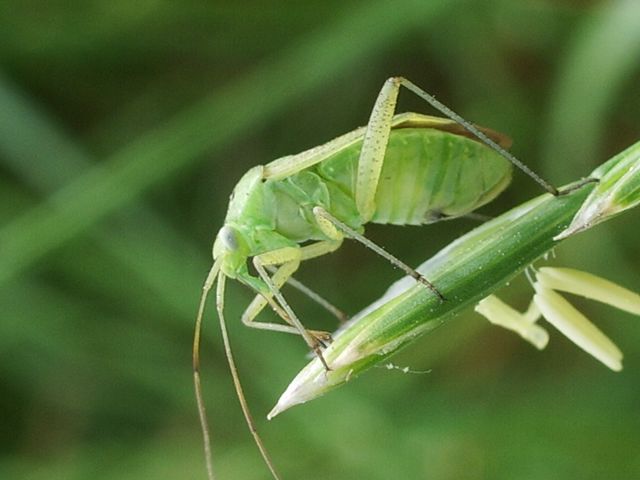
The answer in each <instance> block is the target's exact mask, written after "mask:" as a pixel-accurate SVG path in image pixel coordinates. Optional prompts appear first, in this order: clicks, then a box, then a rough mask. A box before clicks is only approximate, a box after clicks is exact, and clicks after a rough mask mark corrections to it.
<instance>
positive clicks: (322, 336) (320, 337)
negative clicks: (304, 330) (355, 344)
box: [309, 330, 333, 348]
mask: <svg viewBox="0 0 640 480" xmlns="http://www.w3.org/2000/svg"><path fill="white" fill-rule="evenodd" d="M309 333H310V334H311V336H312V337H313V338H315V339H316V340H317V341H318V343H319V344H320V346H321V347H322V348H327V345H329V344H330V343H331V342H333V337H332V336H331V333H329V332H325V331H322V330H309Z"/></svg>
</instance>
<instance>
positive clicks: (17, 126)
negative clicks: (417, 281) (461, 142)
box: [0, 0, 640, 480]
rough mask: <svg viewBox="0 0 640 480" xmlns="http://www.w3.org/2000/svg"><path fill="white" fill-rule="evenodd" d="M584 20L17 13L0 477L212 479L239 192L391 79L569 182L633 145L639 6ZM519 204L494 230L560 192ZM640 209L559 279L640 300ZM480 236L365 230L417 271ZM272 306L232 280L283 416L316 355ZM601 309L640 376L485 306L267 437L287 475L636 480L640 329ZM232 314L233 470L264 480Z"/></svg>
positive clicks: (1, 267) (218, 7)
mask: <svg viewBox="0 0 640 480" xmlns="http://www.w3.org/2000/svg"><path fill="white" fill-rule="evenodd" d="M579 3H581V4H582V6H574V2H566V3H564V4H559V3H558V2H509V1H504V0H483V1H480V2H478V1H470V0H451V1H441V2H424V1H421V0H402V1H396V2H386V1H379V2H378V1H376V2H367V1H352V2H348V3H347V4H345V2H344V1H342V2H337V1H334V0H332V1H329V2H315V3H309V2H302V3H293V2H286V3H284V2H274V1H271V2H257V1H253V2H241V3H238V4H233V5H232V4H230V3H229V4H226V3H223V2H214V3H213V4H211V3H206V2H205V3H200V2H167V1H158V2H142V3H140V2H124V1H117V2H104V1H102V0H91V1H87V2H82V3H81V4H80V5H76V6H74V7H73V8H71V7H67V6H64V5H63V4H62V3H57V2H55V3H51V2H18V1H16V0H9V1H5V2H3V3H2V5H1V6H0V16H2V18H3V28H2V29H0V64H1V68H2V72H1V74H2V75H1V76H0V169H1V170H0V171H1V172H2V177H1V178H0V182H1V183H0V185H1V186H2V189H1V190H0V195H1V196H2V197H1V198H2V202H1V203H0V205H1V207H0V215H1V218H2V224H1V225H0V284H1V286H2V288H1V290H0V298H1V301H0V305H1V306H2V312H3V314H2V320H1V321H0V360H1V363H0V365H1V367H0V371H1V375H0V394H1V395H0V398H1V400H0V418H2V426H3V428H2V433H0V453H1V456H0V478H34V479H38V478H42V479H45V478H46V479H47V480H49V479H56V478H61V479H62V478H64V479H84V478H96V479H101V478H104V479H111V478H114V479H115V478H117V479H123V478H125V479H126V478H140V477H150V478H177V477H181V478H204V475H205V472H204V464H203V461H202V454H201V438H200V432H199V427H198V423H197V414H196V408H195V400H194V399H193V392H192V390H193V389H192V385H191V365H190V342H191V330H192V325H193V319H194V316H195V313H196V307H197V301H198V297H199V294H200V287H201V282H202V280H203V279H204V276H205V275H206V272H207V270H208V268H209V266H210V254H209V252H210V248H211V241H212V238H213V235H214V234H215V232H216V231H217V229H218V228H219V226H220V224H221V222H222V218H223V216H224V213H225V210H226V206H227V197H228V195H229V193H230V192H231V189H232V187H233V185H234V184H235V183H236V182H237V180H238V179H239V178H240V176H241V175H242V173H244V172H245V171H246V170H248V169H249V168H250V167H252V166H253V165H256V164H259V163H266V162H268V161H270V160H272V159H274V158H276V157H278V156H282V155H286V154H291V153H296V152H298V151H301V150H303V149H305V148H308V147H311V146H313V145H317V144H319V143H322V142H324V141H326V140H328V139H330V138H333V137H335V136H337V135H339V134H341V133H344V132H346V131H348V130H351V129H353V128H355V127H356V126H358V125H362V124H364V123H365V122H366V119H367V118H368V116H369V112H370V108H371V106H372V105H373V101H374V99H375V95H376V94H377V92H378V90H379V88H380V86H381V85H382V82H383V80H384V79H385V78H386V77H388V76H390V75H394V74H402V75H404V76H406V77H407V78H409V79H411V80H413V81H415V82H416V83H417V84H419V85H420V86H422V87H424V88H425V89H426V90H427V91H429V92H432V93H435V94H437V95H438V98H439V99H441V100H443V101H445V103H447V104H449V105H451V106H452V107H454V108H455V109H456V110H458V111H460V112H461V113H463V114H464V115H465V116H467V117H468V118H469V119H470V120H472V121H474V122H477V123H479V124H482V125H486V126H489V127H492V128H494V129H497V130H501V131H504V132H505V133H507V134H509V135H510V136H511V137H512V138H513V139H514V141H515V145H514V148H513V151H514V153H516V154H517V155H518V156H520V157H522V158H523V159H524V160H525V161H526V162H527V164H528V165H529V166H531V167H532V168H534V169H536V170H538V171H539V172H540V173H541V174H542V175H544V176H545V177H547V178H549V179H551V180H553V181H554V183H555V184H562V183H564V182H566V181H569V180H572V179H575V178H578V177H580V176H583V175H587V174H588V173H589V172H590V171H591V170H593V168H594V167H595V166H596V165H597V164H599V163H601V162H602V160H603V159H605V158H607V157H609V156H611V154H613V153H615V152H618V151H620V150H622V149H623V148H624V147H626V146H628V145H629V144H631V143H632V142H633V141H635V140H637V138H638V121H637V119H638V116H639V115H640V103H639V98H640V97H639V96H638V95H637V84H638V72H639V65H638V59H640V41H639V40H638V37H639V36H640V33H639V30H638V29H637V28H634V27H633V22H632V19H634V18H638V17H640V7H639V6H638V2H636V1H635V0H626V1H618V2H602V3H599V2H579ZM405 93H406V92H405ZM400 106H401V108H400V109H401V110H416V111H425V108H424V106H423V105H422V103H421V102H419V101H415V100H414V99H411V98H410V96H409V95H401V98H400ZM426 113H433V112H426ZM539 152H543V154H540V153H539ZM541 158H542V160H540V159H541ZM514 184H515V186H514V188H511V189H510V190H508V191H507V193H505V194H504V195H503V196H502V197H501V198H500V199H498V201H496V202H494V204H492V205H491V206H490V207H489V208H488V209H487V212H488V213H490V214H493V215H496V214H499V213H502V212H504V211H505V210H507V209H508V208H510V207H512V206H513V205H516V204H518V203H520V202H522V201H524V200H526V199H528V198H531V197H532V196H534V195H537V193H538V192H539V190H538V189H537V187H536V186H535V185H533V184H532V182H531V181H530V180H529V179H527V178H525V177H524V176H522V175H516V179H515V181H514ZM634 215H637V214H636V213H635V212H629V213H628V214H627V215H625V216H623V217H622V218H627V219H628V220H627V221H625V220H617V221H612V222H609V223H608V224H607V225H603V226H600V227H598V228H595V229H593V230H592V231H590V232H587V233H585V234H583V235H580V236H577V237H576V238H575V239H572V240H571V242H566V244H565V245H566V246H563V247H560V248H559V249H558V251H557V255H558V256H559V257H561V259H562V262H561V263H562V264H563V265H567V266H573V267H576V268H580V269H583V270H588V271H591V272H594V273H600V274H603V275H605V276H607V277H609V278H612V279H614V280H615V281H617V282H618V283H621V284H623V285H625V286H627V287H629V288H632V289H635V290H638V289H640V275H639V274H638V267H637V258H639V256H640V247H639V246H638V242H637V237H638V232H637V222H635V221H633V217H634ZM473 226H474V225H473V224H472V223H471V222H468V221H459V222H446V223H444V224H439V225H434V226H429V227H424V228H408V227H407V228H399V227H383V228H379V227H375V226H374V227H372V228H370V229H369V230H368V233H369V235H370V236H372V238H374V239H375V240H376V241H378V242H379V243H381V244H383V245H384V246H385V247H387V248H388V249H389V250H390V251H392V252H393V253H396V254H398V256H399V257H400V258H402V259H403V260H405V261H407V262H408V263H410V264H411V263H417V262H418V261H421V260H423V259H424V258H426V257H429V256H430V255H431V254H432V253H433V252H435V251H437V250H438V249H439V248H441V247H442V246H444V245H447V244H448V243H449V242H450V241H451V240H453V239H454V238H456V237H457V236H459V235H461V234H463V233H464V232H466V231H468V230H470V229H471V228H473ZM299 276H300V279H301V280H304V281H306V283H309V284H310V285H311V286H312V287H314V289H316V290H318V291H319V292H321V293H322V294H323V295H324V296H326V297H328V298H330V299H331V300H332V301H334V302H335V303H336V304H338V305H339V306H340V307H342V308H343V309H345V310H346V311H347V312H349V313H353V312H356V311H358V310H359V309H360V308H361V307H362V306H363V305H367V304H368V303H369V302H371V301H372V300H373V299H375V298H377V297H378V296H379V295H380V294H381V293H382V292H383V291H384V290H385V288H386V285H387V284H389V283H390V282H391V281H392V280H394V279H395V278H397V276H398V275H397V273H395V274H394V271H393V270H392V269H390V268H389V267H388V266H387V265H386V264H385V263H384V262H382V261H379V260H378V259H376V258H374V257H372V256H370V255H369V254H368V253H366V252H363V251H362V249H361V248H359V247H358V246H357V245H345V246H344V247H343V249H342V251H341V252H338V253H336V254H334V255H331V256H330V257H327V258H325V259H322V260H317V261H316V263H315V264H313V265H310V266H309V267H307V268H306V270H305V269H303V270H302V271H301V272H300V275H299ZM338 279H339V280H338ZM338 282H341V283H338ZM345 285H347V286H348V287H349V288H346V287H345ZM507 294H508V295H510V298H509V302H510V303H511V304H513V305H519V306H520V307H524V306H525V305H526V302H527V301H528V296H529V292H528V290H527V289H526V288H520V286H519V285H518V284H516V285H514V286H513V288H512V289H510V290H509V291H508V293H507V292H506V291H505V295H507ZM289 295H290V296H291V298H292V300H293V306H294V308H295V309H296V311H297V313H298V314H299V316H300V317H301V319H303V321H304V322H305V323H306V324H308V325H309V326H313V327H317V328H324V329H326V328H331V326H332V323H331V320H330V319H326V318H325V317H326V314H325V313H324V312H323V311H321V310H318V309H315V307H313V306H311V305H309V302H308V301H306V300H305V299H304V298H301V297H296V294H295V293H293V292H291V293H289ZM249 300H250V294H249V293H248V292H246V291H243V290H242V289H241V288H232V286H231V285H229V296H228V300H227V305H228V307H229V312H228V322H229V323H230V327H231V332H230V333H231V335H232V341H233V343H234V345H235V349H236V356H237V358H238V363H239V365H238V366H239V369H240V374H241V376H242V378H243V380H244V383H245V388H246V390H247V394H248V397H249V402H250V403H251V405H252V406H253V408H254V412H255V414H256V417H257V418H258V419H260V418H261V417H263V415H264V414H266V412H267V411H268V409H269V408H270V407H271V406H272V404H273V403H274V402H275V400H276V399H277V396H278V395H279V393H280V392H281V391H282V389H283V388H284V386H285V385H286V383H287V381H288V379H289V378H290V377H291V376H292V375H293V374H294V373H295V372H296V371H297V370H298V369H299V368H300V367H301V366H302V365H303V364H304V363H306V359H305V358H304V355H305V353H306V351H305V350H306V349H305V346H304V343H303V342H302V341H301V340H300V339H299V338H295V337H292V336H286V335H282V334H280V335H279V334H275V333H266V332H259V331H249V330H248V329H245V328H243V327H242V326H241V325H238V324H239V321H236V322H234V321H233V320H234V319H237V318H238V315H239V313H240V312H241V310H242V307H243V306H244V305H246V303H247V302H248V301H249ZM587 308H589V309H592V311H591V312H590V314H589V316H590V317H592V318H597V317H598V312H599V311H597V310H596V307H593V306H592V305H588V306H586V307H585V308H584V309H582V310H583V311H584V310H585V309H587ZM211 312H212V313H211V314H210V315H212V314H213V310H211ZM265 315H269V314H265ZM603 315H604V314H603ZM614 315H615V316H614ZM606 317H607V319H606V322H607V325H606V330H607V332H608V333H610V334H611V336H612V337H613V338H614V339H616V340H617V342H618V344H619V346H620V347H621V348H622V349H623V350H624V352H625V355H626V356H625V370H623V372H622V373H620V374H613V373H610V372H609V371H607V370H606V369H605V368H603V367H601V366H599V365H598V364H596V363H595V362H593V361H592V360H591V359H590V358H588V356H587V355H583V356H580V355H578V354H576V352H575V350H574V349H573V347H572V346H571V345H569V343H568V342H562V341H554V342H552V343H551V344H550V347H549V349H548V351H547V352H546V353H545V354H544V355H539V354H538V353H537V352H534V351H533V349H531V347H529V346H528V345H527V344H524V343H523V342H521V341H520V340H519V339H518V338H516V337H515V336H512V335H510V334H509V333H503V332H502V331H499V330H497V329H493V328H491V327H489V326H487V325H486V324H485V321H484V320H483V319H481V318H480V317H479V316H478V315H477V314H474V313H472V312H468V313H466V314H464V315H461V316H460V317H458V318H457V319H456V320H455V321H452V322H449V323H448V324H447V325H446V326H444V327H443V328H442V329H439V330H437V331H434V332H433V333H432V334H431V335H429V336H427V337H425V338H423V339H422V340H421V341H420V342H419V343H418V344H415V345H414V346H413V347H411V348H409V349H407V350H406V351H405V352H404V353H403V354H402V356H401V357H398V358H396V359H395V361H396V363H398V364H400V365H404V364H407V365H410V366H411V367H412V368H413V369H415V370H428V369H431V370H432V372H431V373H430V374H428V375H415V376H411V375H408V376H401V375H398V374H394V372H389V371H386V370H384V371H382V370H381V371H376V372H374V373H372V374H369V375H368V379H366V381H365V380H362V381H360V382H357V383H356V384H353V385H350V386H349V387H348V388H343V389H342V390H341V391H340V392H336V393H335V394H334V395H332V396H329V397H327V398H326V399H323V400H321V401H318V402H314V403H313V404H310V405H309V406H305V407H301V408H298V409H296V410H293V411H291V412H287V414H285V415H282V416H281V417H278V418H277V419H275V420H274V421H273V422H271V423H266V422H263V421H259V428H260V429H261V432H262V434H263V436H264V440H265V442H266V443H267V445H268V446H269V448H270V450H271V453H272V456H273V457H274V460H275V462H276V464H277V465H278V466H279V468H280V470H281V471H282V473H283V476H284V477H285V478H299V477H302V478H316V479H321V478H332V479H334V478H371V479H378V478H380V479H382V478H385V479H386V478H395V477H397V476H398V475H399V473H401V474H402V476H403V477H404V478H424V477H426V476H428V477H429V478H433V479H446V478H460V477H463V476H469V475H472V476H474V477H475V478H492V479H500V478H505V479H507V478H508V479H511V478H514V477H517V478H522V477H527V478H541V479H542V478H550V477H555V478H604V477H608V478H619V479H626V478H629V479H631V478H637V476H638V472H640V460H639V459H638V455H637V447H636V445H637V442H638V433H637V432H638V431H640V417H638V414H637V402H638V394H637V384H638V379H639V376H640V374H639V373H638V372H640V347H638V345H640V328H639V327H638V324H637V322H636V321H633V320H632V319H631V317H630V316H629V315H627V314H618V313H611V312H610V311H609V310H606ZM212 320H213V318H212V317H211V316H210V317H209V322H208V324H207V325H205V337H206V342H205V345H204V357H203V372H202V373H203V382H204V389H205V394H206V399H207V402H208V406H209V413H210V417H211V422H212V436H213V447H214V456H215V461H216V466H217V472H218V474H219V477H220V478H221V479H225V478H242V479H251V478H265V475H266V471H265V468H264V466H263V465H262V464H261V461H260V458H259V456H258V453H257V451H256V449H255V447H254V445H253V443H252V441H251V438H250V435H249V434H248V432H247V431H246V427H245V425H244V423H243V420H242V418H241V414H240V411H239V407H238V406H237V402H236V400H235V396H234V392H233V387H232V385H231V382H230V379H229V375H228V372H227V370H226V367H225V361H224V358H223V354H222V347H221V342H220V338H219V334H218V333H217V331H216V330H215V329H214V328H213V326H214V325H215V323H214V322H213V321H212ZM558 340H559V338H558ZM469 472H474V473H473V474H470V473H469Z"/></svg>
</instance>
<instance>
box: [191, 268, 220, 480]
mask: <svg viewBox="0 0 640 480" xmlns="http://www.w3.org/2000/svg"><path fill="white" fill-rule="evenodd" d="M219 270H220V261H217V262H214V264H213V266H212V267H211V270H210V271H209V274H208V275H207V278H206V280H205V282H204V285H203V286H202V297H201V298H200V306H199V307H198V315H197V317H196V324H195V328H194V331H193V351H192V360H193V385H194V387H195V390H196V403H197V404H198V415H199V417H200V427H201V429H202V437H203V441H204V456H205V462H206V465H207V477H208V478H209V480H213V478H214V475H213V463H212V459H211V437H210V435H209V422H208V421H207V411H206V409H205V406H204V399H203V396H202V383H201V382H200V337H201V334H202V317H203V316H204V307H205V305H206V303H207V296H208V295H209V292H210V291H211V288H212V287H213V284H214V282H215V281H216V277H217V275H218V271H219Z"/></svg>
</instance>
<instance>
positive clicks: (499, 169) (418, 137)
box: [318, 128, 511, 225]
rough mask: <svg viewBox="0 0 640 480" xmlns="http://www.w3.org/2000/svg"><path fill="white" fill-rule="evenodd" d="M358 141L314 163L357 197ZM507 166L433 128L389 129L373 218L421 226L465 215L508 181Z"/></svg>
mask: <svg viewBox="0 0 640 480" xmlns="http://www.w3.org/2000/svg"><path fill="white" fill-rule="evenodd" d="M359 151H360V144H358V145H354V147H353V148H352V149H349V150H345V151H342V152H340V153H339V154H338V155H336V158H332V159H329V160H326V161H325V162H322V164H321V165H319V166H318V171H319V173H320V174H321V175H322V176H323V177H325V178H327V179H330V180H331V181H333V182H336V183H337V184H339V185H340V186H341V188H342V189H344V190H346V191H348V193H349V194H350V195H353V196H354V197H355V188H356V177H355V175H356V172H357V169H356V168H355V166H356V164H357V161H358V156H359ZM510 179H511V164H510V163H508V162H507V161H506V160H505V159H504V158H502V157H501V156H500V155H498V154H497V153H495V152H494V151H493V150H491V149H490V148H489V147H487V146H485V145H484V144H481V143H479V142H476V141H474V140H471V139H468V138H465V137H461V136H459V135H455V134H452V133H447V132H443V131H440V130H436V129H425V128H419V129H418V128H403V129H397V130H393V131H392V132H391V135H390V137H389V145H388V147H387V153H386V155H385V161H384V166H383V168H382V173H381V175H380V181H379V183H378V187H377V190H376V196H375V203H376V210H375V213H374V216H373V218H372V219H371V221H372V222H375V223H391V224H396V225H420V224H424V223H430V222H433V221H436V220H438V219H439V218H442V217H448V216H459V215H464V214H466V213H469V212H471V211H473V210H475V209H476V208H478V207H480V206H482V205H484V204H485V203H488V202H490V201H491V200H493V199H494V198H495V197H496V196H497V195H498V194H499V193H500V192H501V191H502V190H503V189H504V188H505V187H506V186H507V184H508V183H509V181H510Z"/></svg>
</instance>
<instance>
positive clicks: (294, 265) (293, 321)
mask: <svg viewBox="0 0 640 480" xmlns="http://www.w3.org/2000/svg"><path fill="white" fill-rule="evenodd" d="M320 243H325V242H320ZM333 243H334V242H326V245H325V246H324V247H320V248H318V247H315V249H316V250H317V251H318V252H317V255H315V256H318V255H319V254H323V253H328V252H329V251H331V249H335V248H337V247H335V248H333ZM314 245H317V244H314ZM314 245H310V246H309V247H314ZM303 248H308V247H303ZM323 249H324V250H326V251H324V252H323V253H320V252H321V251H322V250H323ZM309 251H310V250H309ZM302 259H303V252H302V248H294V247H285V248H281V249H278V250H273V251H271V252H265V253H262V254H260V255H256V256H255V257H253V265H254V266H255V268H256V270H257V272H258V275H260V278H261V279H262V281H264V282H265V284H266V285H267V287H268V288H269V291H270V292H269V293H270V294H271V296H273V297H275V299H276V300H277V302H278V303H279V304H280V306H281V307H282V309H283V310H284V312H285V313H286V316H283V319H284V320H285V321H287V323H289V324H290V325H291V326H292V327H294V328H295V329H296V330H297V332H298V333H300V335H301V336H302V338H304V340H305V342H306V343H307V345H308V346H309V348H311V349H312V350H313V351H314V352H315V354H316V355H317V356H318V358H319V359H320V361H321V362H322V364H323V365H324V367H325V368H326V369H327V370H330V368H329V366H328V365H327V363H326V362H325V360H324V357H323V356H322V351H321V347H322V346H323V342H322V341H321V340H320V339H318V338H317V337H316V336H314V335H313V334H312V333H311V332H309V331H308V330H307V329H306V328H305V327H304V325H302V322H300V320H299V319H298V317H297V315H296V314H295V313H294V311H293V309H292V308H291V307H290V306H289V304H288V303H287V301H286V300H285V298H284V296H283V295H282V293H281V292H280V286H278V285H277V284H276V283H275V282H274V280H273V279H272V278H271V277H270V276H269V274H268V273H267V271H266V269H265V267H266V266H269V265H281V267H280V269H279V270H278V271H277V272H276V274H274V277H275V276H276V275H278V278H276V280H277V281H278V282H280V283H281V284H284V282H285V281H286V279H287V278H289V277H290V276H291V275H292V274H293V273H294V272H295V271H296V270H297V269H298V266H299V265H300V261H301V260H302ZM280 271H282V273H281V274H278V272H280ZM267 295H268V294H267ZM265 298H266V300H267V301H268V300H269V299H268V298H267V297H265ZM254 301H255V300H254ZM250 307H251V306H250ZM262 308H264V306H263V307H262ZM262 308H259V309H258V310H257V311H256V312H255V314H257V312H259V311H260V310H261V309H262ZM245 314H246V312H245ZM251 315H253V311H251V312H249V315H248V316H247V318H249V317H250V316H251ZM253 316H254V317H255V315H253ZM251 320H253V319H251ZM249 323H251V324H253V325H252V326H255V325H258V324H257V322H249ZM261 325H264V324H261ZM279 327H287V325H279ZM261 328H262V327H261ZM278 330H280V331H286V330H283V329H282V328H280V329H278ZM318 333H321V332H318ZM322 333H323V334H324V332H322ZM326 335H328V334H326ZM320 336H322V335H320ZM328 338H329V339H330V336H328Z"/></svg>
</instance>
